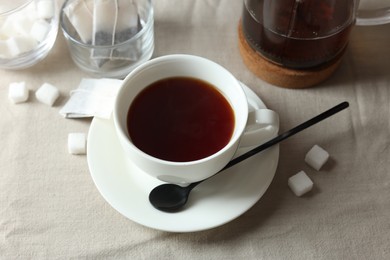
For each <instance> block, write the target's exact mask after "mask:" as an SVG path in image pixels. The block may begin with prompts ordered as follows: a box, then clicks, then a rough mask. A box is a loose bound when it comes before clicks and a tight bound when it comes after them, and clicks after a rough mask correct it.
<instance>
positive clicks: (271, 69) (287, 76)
mask: <svg viewBox="0 0 390 260" xmlns="http://www.w3.org/2000/svg"><path fill="white" fill-rule="evenodd" d="M238 38H239V49H240V53H241V57H242V59H243V61H244V63H245V65H246V66H247V67H248V68H249V70H251V71H252V72H253V73H254V74H255V75H256V76H258V77H259V78H261V79H263V80H265V81H267V82H268V83H271V84H272V85H276V86H279V87H283V88H308V87H312V86H314V85H317V84H319V83H320V82H322V81H324V80H325V79H327V78H328V77H330V76H331V75H332V74H333V72H334V71H335V70H336V69H337V67H338V66H339V64H340V61H341V58H342V56H343V55H342V54H341V55H339V56H338V57H337V58H336V59H334V60H333V61H332V62H330V63H327V64H326V65H323V66H320V67H316V68H315V69H306V70H294V69H288V68H285V67H282V66H279V65H276V64H274V63H272V62H270V61H268V60H266V59H265V58H264V57H263V56H262V55H260V54H259V53H258V52H256V51H255V50H253V49H252V48H251V47H250V46H249V44H248V43H247V41H246V40H245V37H244V33H243V31H242V26H241V21H240V23H239V26H238Z"/></svg>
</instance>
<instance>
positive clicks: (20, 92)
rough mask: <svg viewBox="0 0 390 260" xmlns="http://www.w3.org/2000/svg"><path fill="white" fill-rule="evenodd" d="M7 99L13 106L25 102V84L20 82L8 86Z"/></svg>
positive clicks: (26, 90) (26, 94) (26, 91)
mask: <svg viewBox="0 0 390 260" xmlns="http://www.w3.org/2000/svg"><path fill="white" fill-rule="evenodd" d="M8 97H9V99H10V100H11V101H12V102H13V103H14V104H17V103H22V102H25V101H26V100H27V99H28V89H27V87H26V83H25V82H24V81H22V82H12V83H11V84H9V89H8Z"/></svg>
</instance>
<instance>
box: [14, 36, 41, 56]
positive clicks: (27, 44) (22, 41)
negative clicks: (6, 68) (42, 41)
mask: <svg viewBox="0 0 390 260" xmlns="http://www.w3.org/2000/svg"><path fill="white" fill-rule="evenodd" d="M37 44H38V43H37V41H36V40H35V39H33V38H32V37H31V36H15V37H11V38H9V39H8V40H7V45H8V51H9V55H10V56H11V57H16V56H18V55H19V54H22V53H24V52H28V51H31V50H33V49H34V48H35V47H36V46H37Z"/></svg>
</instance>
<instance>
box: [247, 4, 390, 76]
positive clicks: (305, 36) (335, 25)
mask: <svg viewBox="0 0 390 260" xmlns="http://www.w3.org/2000/svg"><path fill="white" fill-rule="evenodd" d="M385 1H388V0H383V2H385ZM387 3H388V5H389V7H384V8H380V9H376V10H369V11H362V10H361V11H358V6H359V0H244V8H243V15H242V30H243V33H244V37H245V39H246V41H247V42H248V44H249V45H250V46H251V48H253V49H254V50H255V51H256V52H257V53H260V54H261V55H262V56H263V57H264V58H266V59H267V60H268V61H271V62H272V63H275V64H278V65H281V66H283V67H286V68H291V69H297V70H301V69H310V68H315V67H317V66H321V65H323V64H326V63H328V62H331V61H332V60H333V59H336V58H337V57H340V55H342V53H343V51H344V49H345V48H346V46H347V43H348V38H349V34H350V31H351V28H352V27H353V25H354V24H355V23H356V24H358V25H375V24H383V23H389V22H390V1H389V2H387Z"/></svg>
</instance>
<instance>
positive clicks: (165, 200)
mask: <svg viewBox="0 0 390 260" xmlns="http://www.w3.org/2000/svg"><path fill="white" fill-rule="evenodd" d="M348 106H349V103H348V102H342V103H340V104H338V105H337V106H335V107H333V108H331V109H329V110H327V111H325V112H323V113H321V114H319V115H317V116H315V117H313V118H312V119H309V120H308V121H306V122H304V123H302V124H300V125H298V126H296V127H294V128H292V129H290V130H288V131H286V132H284V133H282V134H280V135H278V136H276V137H275V138H273V139H271V140H269V141H267V142H265V143H263V144H262V145H259V146H257V147H256V148H254V149H252V150H250V151H249V152H246V153H244V154H243V155H241V156H239V157H237V158H235V159H233V160H231V161H230V162H229V163H228V164H227V165H226V166H225V167H224V168H223V169H222V170H220V171H219V172H217V173H216V174H218V173H220V172H222V171H223V170H226V169H227V168H230V167H232V166H233V165H236V164H237V163H239V162H241V161H243V160H245V159H247V158H249V157H251V156H253V155H255V154H257V153H259V152H261V151H263V150H265V149H267V148H269V147H271V146H273V145H274V144H277V143H279V142H281V141H283V140H285V139H286V138H288V137H291V136H293V135H295V134H296V133H298V132H301V131H302V130H304V129H306V128H308V127H310V126H312V125H314V124H316V123H318V122H320V121H322V120H324V119H326V118H328V117H330V116H332V115H334V114H336V113H338V112H340V111H341V110H343V109H345V108H347V107H348ZM216 174H214V175H213V176H215V175H216ZM213 176H211V177H213ZM211 177H209V178H211ZM209 178H207V179H209ZM207 179H204V180H201V181H198V182H194V183H191V184H190V185H188V186H185V187H183V186H180V185H176V184H171V183H167V184H162V185H159V186H157V187H155V188H154V189H153V190H152V191H151V192H150V194H149V201H150V203H151V204H152V205H153V206H154V207H155V208H156V209H158V210H161V211H165V212H176V211H178V210H180V209H181V208H182V207H183V206H184V205H185V204H186V203H187V200H188V197H189V195H190V192H191V191H192V189H193V188H195V187H196V186H197V185H198V184H200V183H202V182H203V181H205V180H207Z"/></svg>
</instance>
